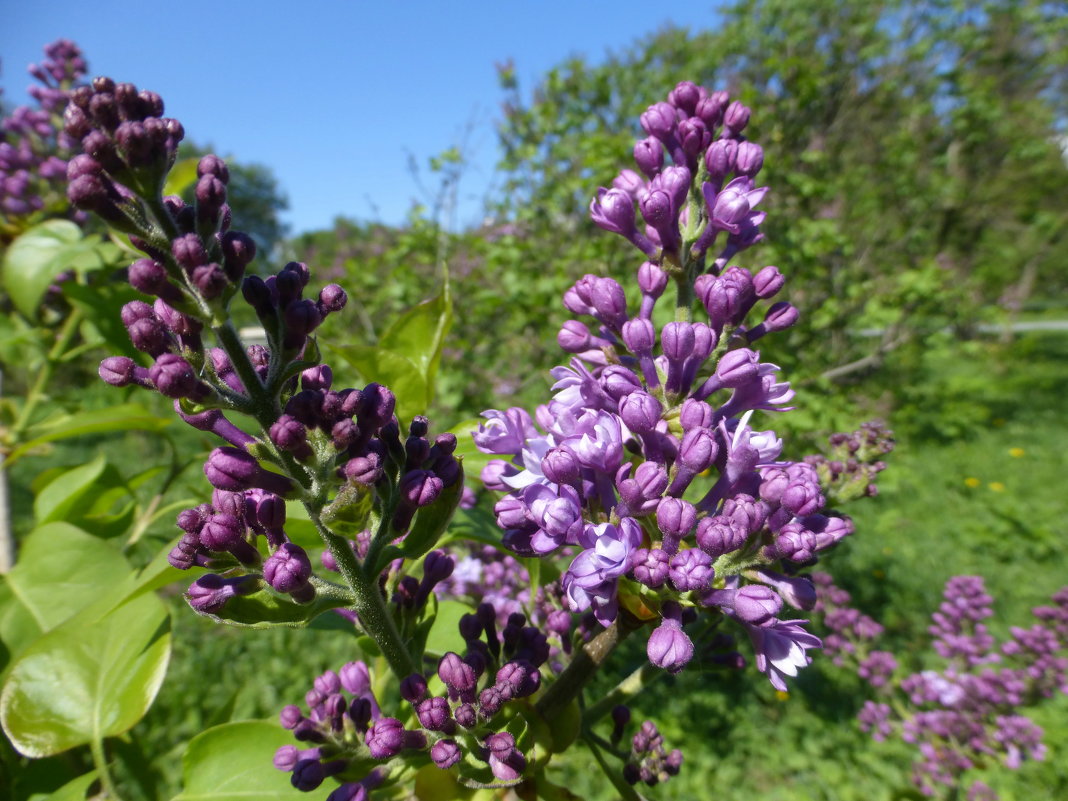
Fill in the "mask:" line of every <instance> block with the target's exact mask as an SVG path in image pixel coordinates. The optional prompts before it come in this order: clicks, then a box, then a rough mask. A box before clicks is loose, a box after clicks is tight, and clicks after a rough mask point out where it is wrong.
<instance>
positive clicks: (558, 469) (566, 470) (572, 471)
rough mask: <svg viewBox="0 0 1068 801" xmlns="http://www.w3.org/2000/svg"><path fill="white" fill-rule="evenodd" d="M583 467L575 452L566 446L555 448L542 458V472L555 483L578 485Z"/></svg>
mask: <svg viewBox="0 0 1068 801" xmlns="http://www.w3.org/2000/svg"><path fill="white" fill-rule="evenodd" d="M581 469H582V466H581V465H580V464H579V461H578V459H576V458H575V454H573V453H572V452H571V451H569V450H567V449H566V448H553V449H552V450H550V451H549V452H548V453H546V454H545V456H544V457H543V458H542V460H541V471H542V474H543V475H544V476H545V477H546V478H547V479H549V480H550V481H552V482H553V483H554V484H567V485H569V486H575V485H577V484H578V482H579V481H580V480H581Z"/></svg>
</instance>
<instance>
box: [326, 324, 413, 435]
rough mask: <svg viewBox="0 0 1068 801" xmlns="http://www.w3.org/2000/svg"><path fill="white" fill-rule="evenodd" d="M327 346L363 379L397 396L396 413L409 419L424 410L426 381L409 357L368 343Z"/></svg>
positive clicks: (403, 418)
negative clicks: (380, 385) (383, 387)
mask: <svg viewBox="0 0 1068 801" xmlns="http://www.w3.org/2000/svg"><path fill="white" fill-rule="evenodd" d="M324 344H325V345H326V349H327V350H328V351H330V352H331V353H333V354H334V355H335V356H339V357H340V358H342V359H344V360H345V361H346V362H347V363H348V364H349V365H351V366H352V367H354V368H355V369H356V371H357V372H358V373H359V374H360V377H361V378H362V379H363V380H364V381H365V382H371V381H377V382H378V383H380V384H385V385H386V386H387V387H389V388H390V389H391V390H392V391H393V393H394V394H395V395H396V396H397V416H398V417H399V418H400V419H402V420H411V419H412V417H413V416H414V415H417V414H423V413H424V412H426V409H427V405H428V391H427V382H426V378H425V377H424V375H423V373H422V371H420V369H419V367H418V366H416V364H415V363H414V362H412V360H411V359H409V358H408V357H406V356H403V355H401V354H400V353H396V352H394V351H390V350H386V349H384V348H375V347H370V346H368V345H343V346H340V347H335V346H334V345H330V344H327V343H324Z"/></svg>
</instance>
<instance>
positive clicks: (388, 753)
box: [367, 718, 407, 759]
mask: <svg viewBox="0 0 1068 801" xmlns="http://www.w3.org/2000/svg"><path fill="white" fill-rule="evenodd" d="M406 734H407V732H406V731H405V730H404V724H402V723H401V722H400V721H399V720H397V719H396V718H379V719H378V720H376V721H375V722H374V723H373V724H371V728H370V729H368V730H367V749H368V750H369V751H370V752H371V758H372V759H389V758H390V757H395V756H397V754H399V753H400V752H401V751H402V750H404V746H405V741H406V739H407V738H406V737H405V735H406Z"/></svg>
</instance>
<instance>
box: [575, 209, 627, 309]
mask: <svg viewBox="0 0 1068 801" xmlns="http://www.w3.org/2000/svg"><path fill="white" fill-rule="evenodd" d="M590 218H591V219H592V220H593V222H594V224H595V225H597V226H598V227H599V228H603V229H604V230H606V231H611V232H612V233H614V234H619V235H620V236H623V237H626V238H628V239H629V238H630V237H631V236H633V235H634V233H635V226H634V199H633V198H632V197H631V196H630V195H629V194H627V193H626V192H624V191H623V190H622V189H598V190H597V196H596V197H595V198H594V199H593V200H592V201H590ZM568 308H570V307H568ZM577 313H578V314H581V313H582V312H577Z"/></svg>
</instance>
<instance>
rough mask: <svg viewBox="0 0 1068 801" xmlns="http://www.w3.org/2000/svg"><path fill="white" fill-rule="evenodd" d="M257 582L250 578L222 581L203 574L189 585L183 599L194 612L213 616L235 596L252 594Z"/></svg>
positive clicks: (217, 577)
mask: <svg viewBox="0 0 1068 801" xmlns="http://www.w3.org/2000/svg"><path fill="white" fill-rule="evenodd" d="M256 584H257V581H256V580H255V579H253V578H252V577H250V576H240V577H238V578H234V579H224V578H223V577H222V576H219V575H216V574H215V573H205V574H204V575H203V576H201V577H200V578H198V579H197V580H196V581H194V582H193V583H192V584H191V585H189V589H188V590H187V591H186V594H185V598H186V601H188V603H189V606H190V607H192V609H193V611H194V612H199V613H201V614H209V615H210V614H214V613H215V612H218V611H219V610H220V609H222V608H223V606H224V605H225V604H226V602H227V601H228V600H230V599H231V598H233V597H234V596H235V595H243V594H246V593H248V592H252V591H254V590H255V588H256Z"/></svg>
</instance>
